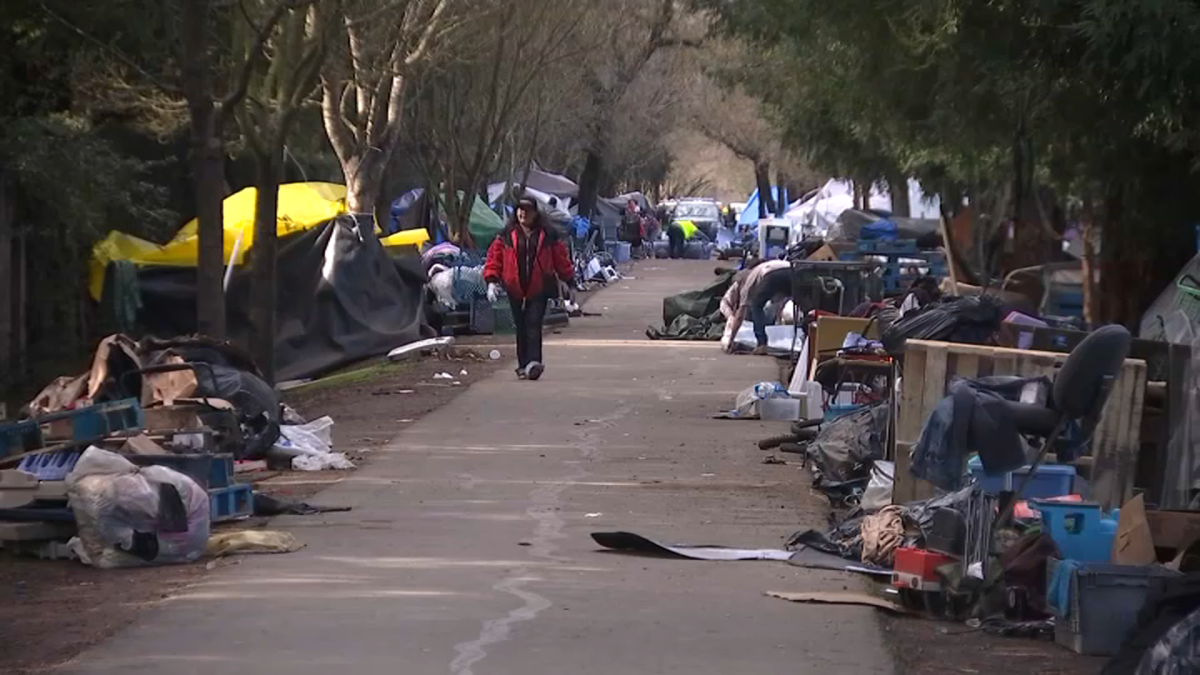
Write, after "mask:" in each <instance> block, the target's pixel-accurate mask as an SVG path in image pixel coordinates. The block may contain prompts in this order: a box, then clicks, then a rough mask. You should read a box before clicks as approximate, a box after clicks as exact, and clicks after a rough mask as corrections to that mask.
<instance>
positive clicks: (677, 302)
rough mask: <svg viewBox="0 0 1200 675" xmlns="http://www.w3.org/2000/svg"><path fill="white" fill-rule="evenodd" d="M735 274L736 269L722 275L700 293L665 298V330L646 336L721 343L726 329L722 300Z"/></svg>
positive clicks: (654, 329)
mask: <svg viewBox="0 0 1200 675" xmlns="http://www.w3.org/2000/svg"><path fill="white" fill-rule="evenodd" d="M734 274H735V272H734V271H733V270H729V271H727V272H722V273H721V274H718V275H717V278H716V279H715V280H714V281H713V282H712V283H711V284H709V285H708V286H705V287H704V288H702V289H700V290H698V291H684V292H683V293H678V294H676V295H671V296H667V297H666V298H663V327H662V328H656V327H654V326H651V327H649V328H647V329H646V336H647V337H649V338H650V339H651V340H720V339H721V334H722V333H723V332H724V329H725V316H724V315H723V314H721V298H723V297H725V293H726V291H728V290H729V287H730V286H731V285H732V284H733V277H734Z"/></svg>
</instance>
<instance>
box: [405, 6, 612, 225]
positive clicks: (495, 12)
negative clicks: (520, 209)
mask: <svg viewBox="0 0 1200 675" xmlns="http://www.w3.org/2000/svg"><path fill="white" fill-rule="evenodd" d="M589 10H590V5H589V3H587V2H586V1H585V0H566V1H563V0H488V4H487V6H485V7H481V8H480V10H479V11H477V12H476V13H475V18H474V19H473V21H472V23H473V24H475V25H478V28H479V30H470V28H468V32H469V33H470V34H472V35H475V36H477V38H476V39H474V40H472V41H471V43H470V44H467V45H461V46H460V51H459V52H458V53H457V54H455V58H453V59H452V60H450V62H449V63H442V64H439V67H437V68H430V69H429V70H427V71H426V72H424V73H423V74H422V75H421V76H420V77H418V78H415V79H414V80H413V81H412V83H411V84H412V87H413V91H412V94H411V95H410V98H411V100H410V111H409V114H410V120H411V121H410V123H409V124H407V125H406V127H407V129H408V132H409V133H407V134H406V138H407V139H408V142H409V147H411V148H413V149H414V152H413V153H412V155H413V159H414V160H415V161H416V162H417V163H418V164H419V165H421V167H422V169H423V171H424V172H425V173H426V175H427V176H428V177H429V179H430V181H429V182H430V183H431V184H437V185H441V186H442V187H443V188H444V189H443V190H441V191H440V192H441V193H442V194H439V195H438V197H439V198H442V199H444V200H445V203H444V206H445V211H446V215H447V220H448V222H449V225H450V235H451V237H452V238H453V239H455V240H456V241H460V242H465V243H468V244H470V243H472V242H471V240H470V232H469V229H468V222H469V219H470V214H471V209H472V206H473V205H474V203H475V199H476V195H478V194H479V193H481V192H482V190H483V188H484V187H485V182H486V181H487V179H488V177H489V176H492V175H495V174H496V173H498V172H499V170H500V167H501V166H502V165H503V164H505V163H506V162H505V161H504V159H505V153H504V150H505V146H506V144H507V146H508V148H507V149H508V153H507V157H508V161H507V164H509V171H508V172H506V173H508V174H509V175H510V176H511V175H512V172H513V170H514V169H517V168H520V167H527V166H528V164H529V163H530V161H531V160H532V153H531V150H532V145H533V144H536V139H537V136H538V134H539V130H540V125H541V120H542V118H543V115H542V112H543V106H542V101H543V95H544V89H545V88H544V86H543V85H544V84H545V78H546V76H547V75H548V74H549V73H548V72H547V71H548V68H549V67H550V66H551V65H555V64H558V63H560V62H562V61H563V60H565V59H568V58H570V57H572V56H580V54H579V53H578V48H577V46H576V45H575V44H574V43H575V39H576V38H578V29H579V27H580V24H581V22H582V20H583V18H584V16H585V14H586V12H588V11H589ZM518 130H519V131H520V133H518ZM518 136H522V137H525V138H527V139H528V142H529V143H530V146H528V148H520V149H519V148H518V145H517V143H518V141H517V137H518ZM518 152H519V153H520V156H521V159H520V160H519V162H518V160H517V159H516V157H517V154H518ZM518 163H519V164H520V167H518V166H517V165H518Z"/></svg>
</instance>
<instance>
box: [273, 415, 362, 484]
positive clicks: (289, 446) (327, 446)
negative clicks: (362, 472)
mask: <svg viewBox="0 0 1200 675" xmlns="http://www.w3.org/2000/svg"><path fill="white" fill-rule="evenodd" d="M275 449H276V450H278V451H279V452H282V453H286V454H289V455H291V456H292V469H294V470H296V471H324V470H326V469H336V470H339V471H343V470H349V469H353V468H354V462H351V461H350V460H349V459H347V458H346V456H345V455H343V454H342V453H340V452H334V451H333V418H331V417H329V416H328V415H326V416H325V417H322V418H320V419H315V420H313V421H311V422H309V423H308V424H299V425H291V424H283V425H280V427H279V440H277V441H275Z"/></svg>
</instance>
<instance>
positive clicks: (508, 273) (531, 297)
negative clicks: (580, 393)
mask: <svg viewBox="0 0 1200 675" xmlns="http://www.w3.org/2000/svg"><path fill="white" fill-rule="evenodd" d="M574 278H575V267H574V265H572V264H571V257H570V256H569V255H568V254H567V247H566V245H565V244H564V243H563V242H562V240H561V237H560V235H559V234H558V231H557V230H555V229H554V228H553V227H549V226H547V224H546V219H545V217H544V216H543V215H542V214H541V213H539V212H538V207H537V202H535V201H534V200H532V199H529V198H527V197H526V198H522V199H521V200H520V201H519V202H517V208H516V211H514V212H513V217H512V218H511V219H510V220H509V221H508V224H507V225H506V226H505V227H504V230H503V231H502V232H501V233H500V235H499V236H497V237H496V240H495V241H493V242H492V246H491V248H489V249H488V254H487V263H486V264H485V265H484V267H483V279H484V281H486V282H487V284H488V287H487V297H488V300H489V301H491V302H492V303H495V302H496V301H497V300H498V299H499V297H500V290H501V288H503V290H504V292H505V293H507V294H508V302H509V304H510V305H511V306H512V314H513V323H514V324H515V327H516V331H517V377H518V378H519V379H522V380H524V379H527V378H528V379H530V380H536V379H538V378H539V377H541V376H542V371H544V370H545V368H546V366H545V364H544V363H543V362H542V321H543V320H544V319H545V317H546V304H547V303H548V302H549V301H550V298H551V297H552V296H554V295H557V292H558V284H559V281H563V282H567V283H570V282H571V281H572V280H573V279H574Z"/></svg>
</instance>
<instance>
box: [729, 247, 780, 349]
mask: <svg viewBox="0 0 1200 675" xmlns="http://www.w3.org/2000/svg"><path fill="white" fill-rule="evenodd" d="M791 294H792V269H791V265H790V264H789V263H787V262H786V261H783V260H772V261H769V262H764V263H762V264H760V265H757V266H755V267H754V269H752V270H750V271H749V272H747V273H746V277H745V278H744V279H743V280H742V281H741V284H740V286H739V297H738V300H739V301H738V306H737V307H736V309H735V310H734V312H735V313H734V315H733V318H732V319H730V320H729V323H731V324H732V325H731V326H728V330H727V331H726V332H727V334H728V335H729V336H730V340H729V343H728V344H727V345H725V351H727V352H732V351H733V350H734V348H735V346H736V342H735V340H736V339H737V334H738V330H740V329H741V327H742V322H743V321H744V320H745V318H746V316H747V315H749V317H750V320H751V321H752V322H753V323H754V340H755V347H754V354H756V355H764V356H765V355H766V354H767V326H768V325H771V324H773V323H774V318H775V317H768V316H767V311H766V309H767V305H768V304H770V303H772V302H774V303H775V306H776V307H777V308H780V307H782V305H783V303H782V301H783V300H786V299H787V298H788V297H789V296H791ZM776 313H778V312H776Z"/></svg>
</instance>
